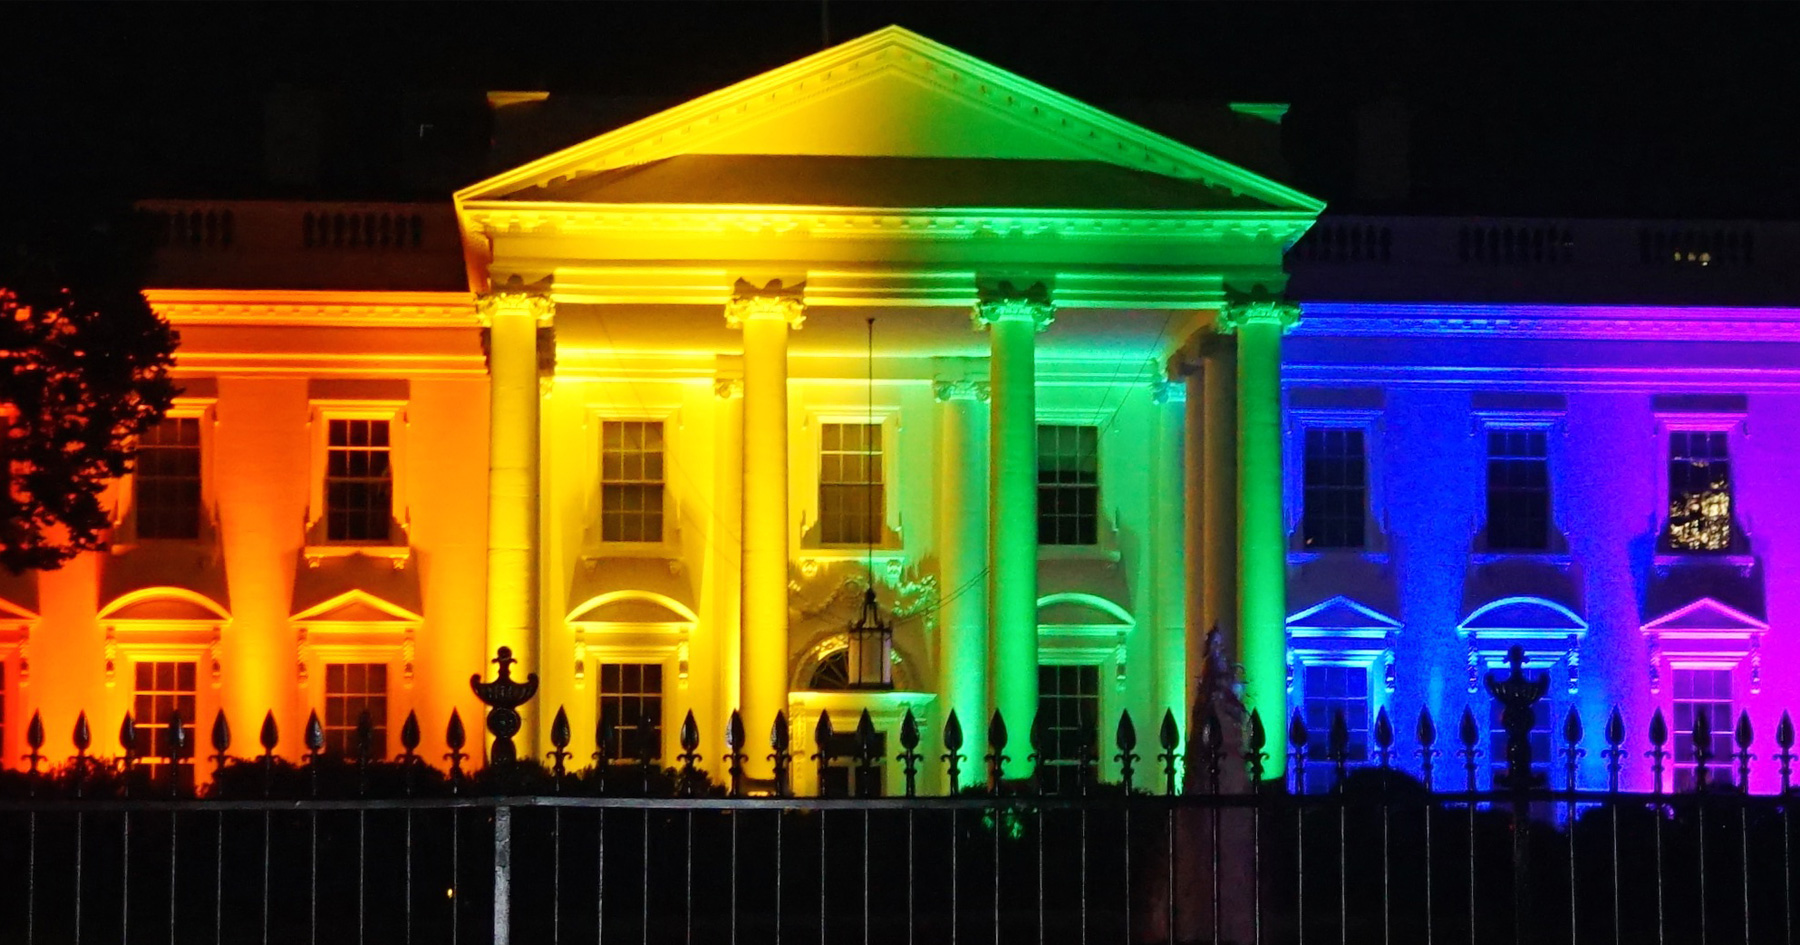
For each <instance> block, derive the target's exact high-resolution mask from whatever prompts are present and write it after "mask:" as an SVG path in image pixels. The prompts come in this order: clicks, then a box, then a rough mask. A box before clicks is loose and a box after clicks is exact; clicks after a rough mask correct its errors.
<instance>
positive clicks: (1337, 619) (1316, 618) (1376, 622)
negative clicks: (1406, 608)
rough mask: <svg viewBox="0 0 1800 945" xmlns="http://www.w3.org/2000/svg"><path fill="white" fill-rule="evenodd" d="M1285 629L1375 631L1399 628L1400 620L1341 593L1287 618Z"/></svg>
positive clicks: (1385, 631)
mask: <svg viewBox="0 0 1800 945" xmlns="http://www.w3.org/2000/svg"><path fill="white" fill-rule="evenodd" d="M1287 627H1288V630H1290V631H1293V630H1318V631H1339V632H1352V631H1378V632H1380V633H1383V634H1385V633H1387V632H1388V631H1390V630H1398V629H1400V621H1398V620H1395V619H1394V618H1392V617H1390V616H1388V615H1387V614H1384V613H1382V612H1381V611H1379V610H1376V609H1375V608H1373V607H1369V606H1367V605H1365V604H1360V603H1357V602H1356V601H1354V600H1351V599H1350V598H1348V597H1345V596H1344V595H1342V594H1339V595H1338V596H1336V597H1333V598H1330V599H1329V600H1325V601H1322V602H1320V603H1318V604H1314V605H1313V606H1311V607H1308V608H1306V609H1305V610H1302V611H1300V612H1299V613H1297V614H1294V615H1292V616H1290V617H1288V619H1287Z"/></svg>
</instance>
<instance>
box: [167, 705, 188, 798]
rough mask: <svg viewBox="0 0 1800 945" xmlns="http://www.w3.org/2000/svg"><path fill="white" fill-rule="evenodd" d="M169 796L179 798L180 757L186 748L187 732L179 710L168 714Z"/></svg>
mask: <svg viewBox="0 0 1800 945" xmlns="http://www.w3.org/2000/svg"><path fill="white" fill-rule="evenodd" d="M168 733H169V796H170V797H180V796H181V756H182V752H183V750H184V749H185V748H187V742H188V731H187V727H186V725H185V724H184V723H183V722H182V718H181V710H180V709H176V710H175V711H173V712H170V713H169V728H168Z"/></svg>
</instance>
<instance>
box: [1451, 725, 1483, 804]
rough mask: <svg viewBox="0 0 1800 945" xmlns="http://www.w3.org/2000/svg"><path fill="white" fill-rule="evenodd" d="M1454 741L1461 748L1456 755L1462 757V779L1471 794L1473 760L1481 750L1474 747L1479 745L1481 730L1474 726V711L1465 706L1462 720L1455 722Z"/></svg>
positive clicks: (1473, 784)
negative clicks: (1460, 745)
mask: <svg viewBox="0 0 1800 945" xmlns="http://www.w3.org/2000/svg"><path fill="white" fill-rule="evenodd" d="M1456 740H1457V741H1458V742H1461V743H1462V747H1461V748H1459V749H1457V750H1456V754H1458V755H1461V756H1462V760H1463V777H1464V778H1465V779H1467V782H1468V789H1469V791H1470V792H1471V793H1473V792H1474V790H1475V768H1476V765H1475V759H1476V758H1478V757H1480V756H1481V749H1479V748H1477V747H1475V746H1476V745H1479V744H1481V729H1480V728H1479V727H1477V726H1476V724H1475V710H1474V709H1471V708H1469V707H1468V706H1466V705H1465V706H1463V710H1462V718H1460V719H1458V720H1457V722H1456Z"/></svg>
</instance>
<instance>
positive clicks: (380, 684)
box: [325, 663, 388, 761]
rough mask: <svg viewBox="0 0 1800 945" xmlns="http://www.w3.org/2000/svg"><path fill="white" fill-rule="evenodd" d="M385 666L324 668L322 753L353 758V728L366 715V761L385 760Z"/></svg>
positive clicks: (360, 664) (351, 665)
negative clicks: (369, 734)
mask: <svg viewBox="0 0 1800 945" xmlns="http://www.w3.org/2000/svg"><path fill="white" fill-rule="evenodd" d="M387 671H388V668H387V664H386V663H327V664H325V750H326V751H328V752H331V753H332V754H335V755H342V756H344V757H347V758H354V757H356V751H357V746H356V727H357V725H358V724H360V723H361V720H362V714H363V713H364V712H367V713H369V721H370V722H371V723H373V737H372V738H370V739H369V757H370V758H371V759H373V760H375V761H380V760H381V759H383V758H386V757H387Z"/></svg>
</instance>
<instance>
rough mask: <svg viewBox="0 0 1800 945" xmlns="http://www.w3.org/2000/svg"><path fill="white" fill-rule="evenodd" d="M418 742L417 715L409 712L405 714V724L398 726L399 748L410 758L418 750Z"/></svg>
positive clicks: (414, 712) (419, 738) (419, 739)
mask: <svg viewBox="0 0 1800 945" xmlns="http://www.w3.org/2000/svg"><path fill="white" fill-rule="evenodd" d="M420 741H421V737H420V731H419V713H418V712H417V711H409V712H407V713H406V722H405V723H404V724H402V725H401V726H400V747H401V748H403V749H405V750H406V754H407V755H408V756H411V755H412V753H413V752H416V751H418V750H419V743H420Z"/></svg>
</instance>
